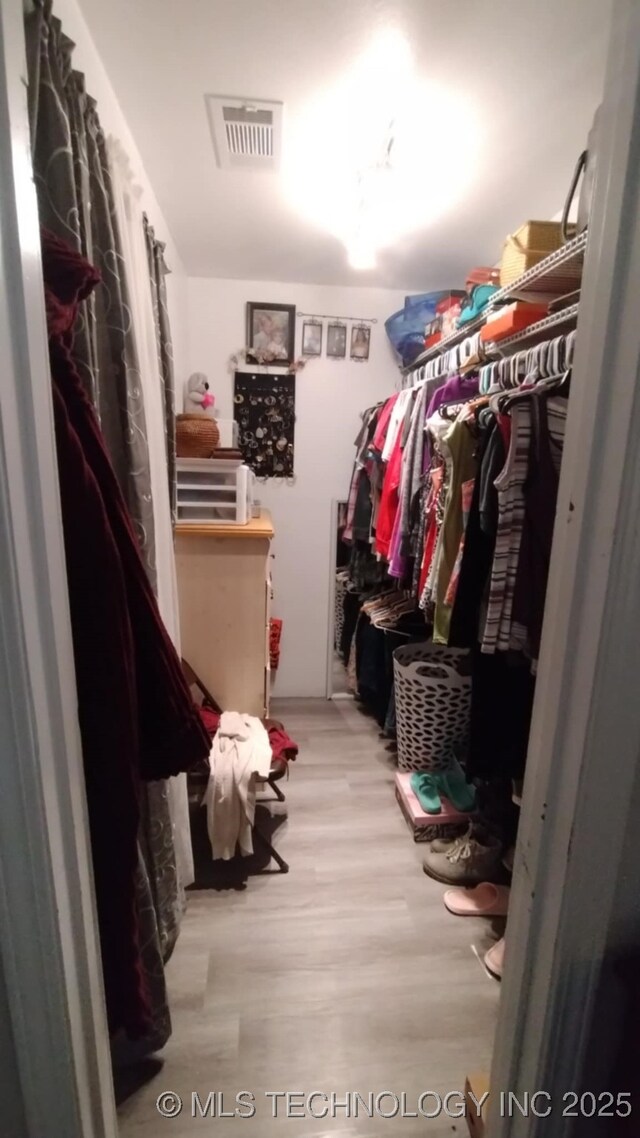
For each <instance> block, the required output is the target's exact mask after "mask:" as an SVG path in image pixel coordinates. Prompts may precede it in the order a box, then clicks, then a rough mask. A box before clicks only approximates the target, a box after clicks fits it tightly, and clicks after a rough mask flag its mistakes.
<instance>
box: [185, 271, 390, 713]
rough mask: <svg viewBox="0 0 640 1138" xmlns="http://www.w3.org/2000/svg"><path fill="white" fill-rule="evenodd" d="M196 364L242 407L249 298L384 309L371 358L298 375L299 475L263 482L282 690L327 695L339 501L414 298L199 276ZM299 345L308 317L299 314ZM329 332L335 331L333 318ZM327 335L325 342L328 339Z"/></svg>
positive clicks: (318, 364) (361, 310)
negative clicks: (235, 370)
mask: <svg viewBox="0 0 640 1138" xmlns="http://www.w3.org/2000/svg"><path fill="white" fill-rule="evenodd" d="M188 298H189V360H190V371H203V372H205V373H206V374H207V375H208V377H209V380H210V383H211V389H212V391H213V393H214V394H215V396H216V400H217V404H218V407H219V411H220V414H221V416H222V417H225V418H227V417H228V418H232V417H233V374H232V373H231V372H230V371H229V357H230V356H231V355H232V354H233V353H234V352H236V351H237V350H238V349H239V348H242V347H243V346H244V343H245V313H246V302H247V301H248V300H252V301H271V302H275V303H282V304H295V305H296V307H297V309H298V311H302V312H311V313H318V314H322V313H327V314H329V315H332V316H333V315H336V316H341V317H347V316H355V317H369V318H377V320H378V323H377V324H374V325H373V329H372V334H371V352H370V359H369V362H368V363H356V362H352V361H351V360H349V359H347V360H344V361H343V360H340V361H338V360H331V359H327V358H326V356H325V355H324V354H323V355H322V356H321V357H320V358H319V359H315V360H310V361H309V363H308V364H307V365H306V367H305V368H304V369H303V370H302V371H299V372H298V374H297V376H296V416H297V418H296V430H295V482H294V484H293V485H288V484H286V483H281V482H278V481H277V480H274V479H271V480H269V481H267V482H258V483H257V484H256V495H257V497H258V498H259V499H260V501H261V502H262V504H263V506H266V507H267V508H268V509H270V510H271V512H272V515H273V519H274V523H275V530H276V538H275V542H274V547H273V549H274V553H275V560H274V562H273V571H274V585H275V602H274V608H273V613H274V615H275V616H280V617H282V618H283V620H284V628H283V641H282V654H281V663H280V668H279V671H278V675H277V678H276V681H275V685H274V694H276V695H282V696H323V695H324V694H325V683H326V653H327V628H328V592H329V556H330V525H331V520H330V519H331V502H332V499H334V498H346V497H347V494H348V490H349V479H350V474H351V468H352V464H353V457H354V448H353V442H354V439H355V437H356V434H357V433H358V429H359V426H360V418H359V416H360V412H361V411H363V410H364V408H365V407H368V406H370V405H371V404H372V403H375V402H376V401H377V400H379V399H382V398H383V397H384V396H386V395H388V394H390V393H391V392H392V391H393V390H394V386H395V384H396V382H397V380H398V369H397V366H396V363H395V358H394V356H393V353H392V351H391V348H390V346H389V343H388V340H387V336H386V333H385V330H384V320H385V319H386V317H387V316H390V315H391V313H392V312H395V311H396V310H397V309H398V308H401V307H402V306H403V304H404V293H399V292H395V291H393V292H392V291H389V290H386V289H371V288H359V289H354V288H335V287H332V286H328V285H316V286H314V285H305V284H283V283H279V282H278V283H275V282H273V283H272V282H264V281H260V282H255V281H237V280H214V279H209V278H189V283H188ZM296 323H297V335H296V354H297V355H299V353H300V336H301V326H302V320H301V319H298V320H297V322H296ZM324 337H325V340H326V321H325V331H324ZM325 346H326V345H325V343H323V352H324V348H325Z"/></svg>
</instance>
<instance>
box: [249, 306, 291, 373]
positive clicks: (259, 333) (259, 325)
mask: <svg viewBox="0 0 640 1138" xmlns="http://www.w3.org/2000/svg"><path fill="white" fill-rule="evenodd" d="M295 332H296V307H295V304H270V303H264V304H260V303H258V302H257V301H251V300H249V301H247V360H249V361H253V362H255V363H273V364H280V363H289V364H290V363H293V359H294V346H295Z"/></svg>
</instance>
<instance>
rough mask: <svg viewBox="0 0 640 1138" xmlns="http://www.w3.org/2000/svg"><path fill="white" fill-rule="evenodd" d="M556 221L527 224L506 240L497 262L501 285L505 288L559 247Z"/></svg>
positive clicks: (560, 233) (559, 228) (558, 228)
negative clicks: (498, 262) (499, 259)
mask: <svg viewBox="0 0 640 1138" xmlns="http://www.w3.org/2000/svg"><path fill="white" fill-rule="evenodd" d="M562 243H563V242H562V226H561V224H560V222H559V221H527V222H526V223H525V224H524V225H521V226H520V228H519V229H518V230H517V231H516V232H515V233H512V234H510V236H509V237H507V240H506V241H505V243H504V249H503V251H502V260H501V261H500V284H501V286H502V287H503V288H504V287H505V285H510V284H511V283H512V282H513V281H515V280H517V279H518V277H521V276H522V274H523V273H526V272H527V271H528V270H529V269H532V268H533V266H534V265H537V264H538V262H539V261H543V260H544V258H545V257H548V256H549V254H550V253H555V251H556V249H559V248H560V246H561V245H562Z"/></svg>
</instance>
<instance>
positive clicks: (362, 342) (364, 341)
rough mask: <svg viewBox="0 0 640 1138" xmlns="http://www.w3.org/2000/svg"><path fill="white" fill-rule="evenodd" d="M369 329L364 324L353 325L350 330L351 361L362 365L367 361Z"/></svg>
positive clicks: (369, 340)
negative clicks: (359, 362) (358, 361)
mask: <svg viewBox="0 0 640 1138" xmlns="http://www.w3.org/2000/svg"><path fill="white" fill-rule="evenodd" d="M370 343H371V329H370V328H369V327H368V325H366V324H354V326H353V328H352V329H351V359H352V360H360V361H361V362H362V363H364V362H365V361H366V360H368V359H369V344H370Z"/></svg>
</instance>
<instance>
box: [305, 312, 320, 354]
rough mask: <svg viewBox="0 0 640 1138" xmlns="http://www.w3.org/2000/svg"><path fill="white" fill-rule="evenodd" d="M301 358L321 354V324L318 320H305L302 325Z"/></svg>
mask: <svg viewBox="0 0 640 1138" xmlns="http://www.w3.org/2000/svg"><path fill="white" fill-rule="evenodd" d="M302 354H303V356H319V355H321V354H322V324H321V323H320V321H319V320H305V322H304V324H303V325H302Z"/></svg>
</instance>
